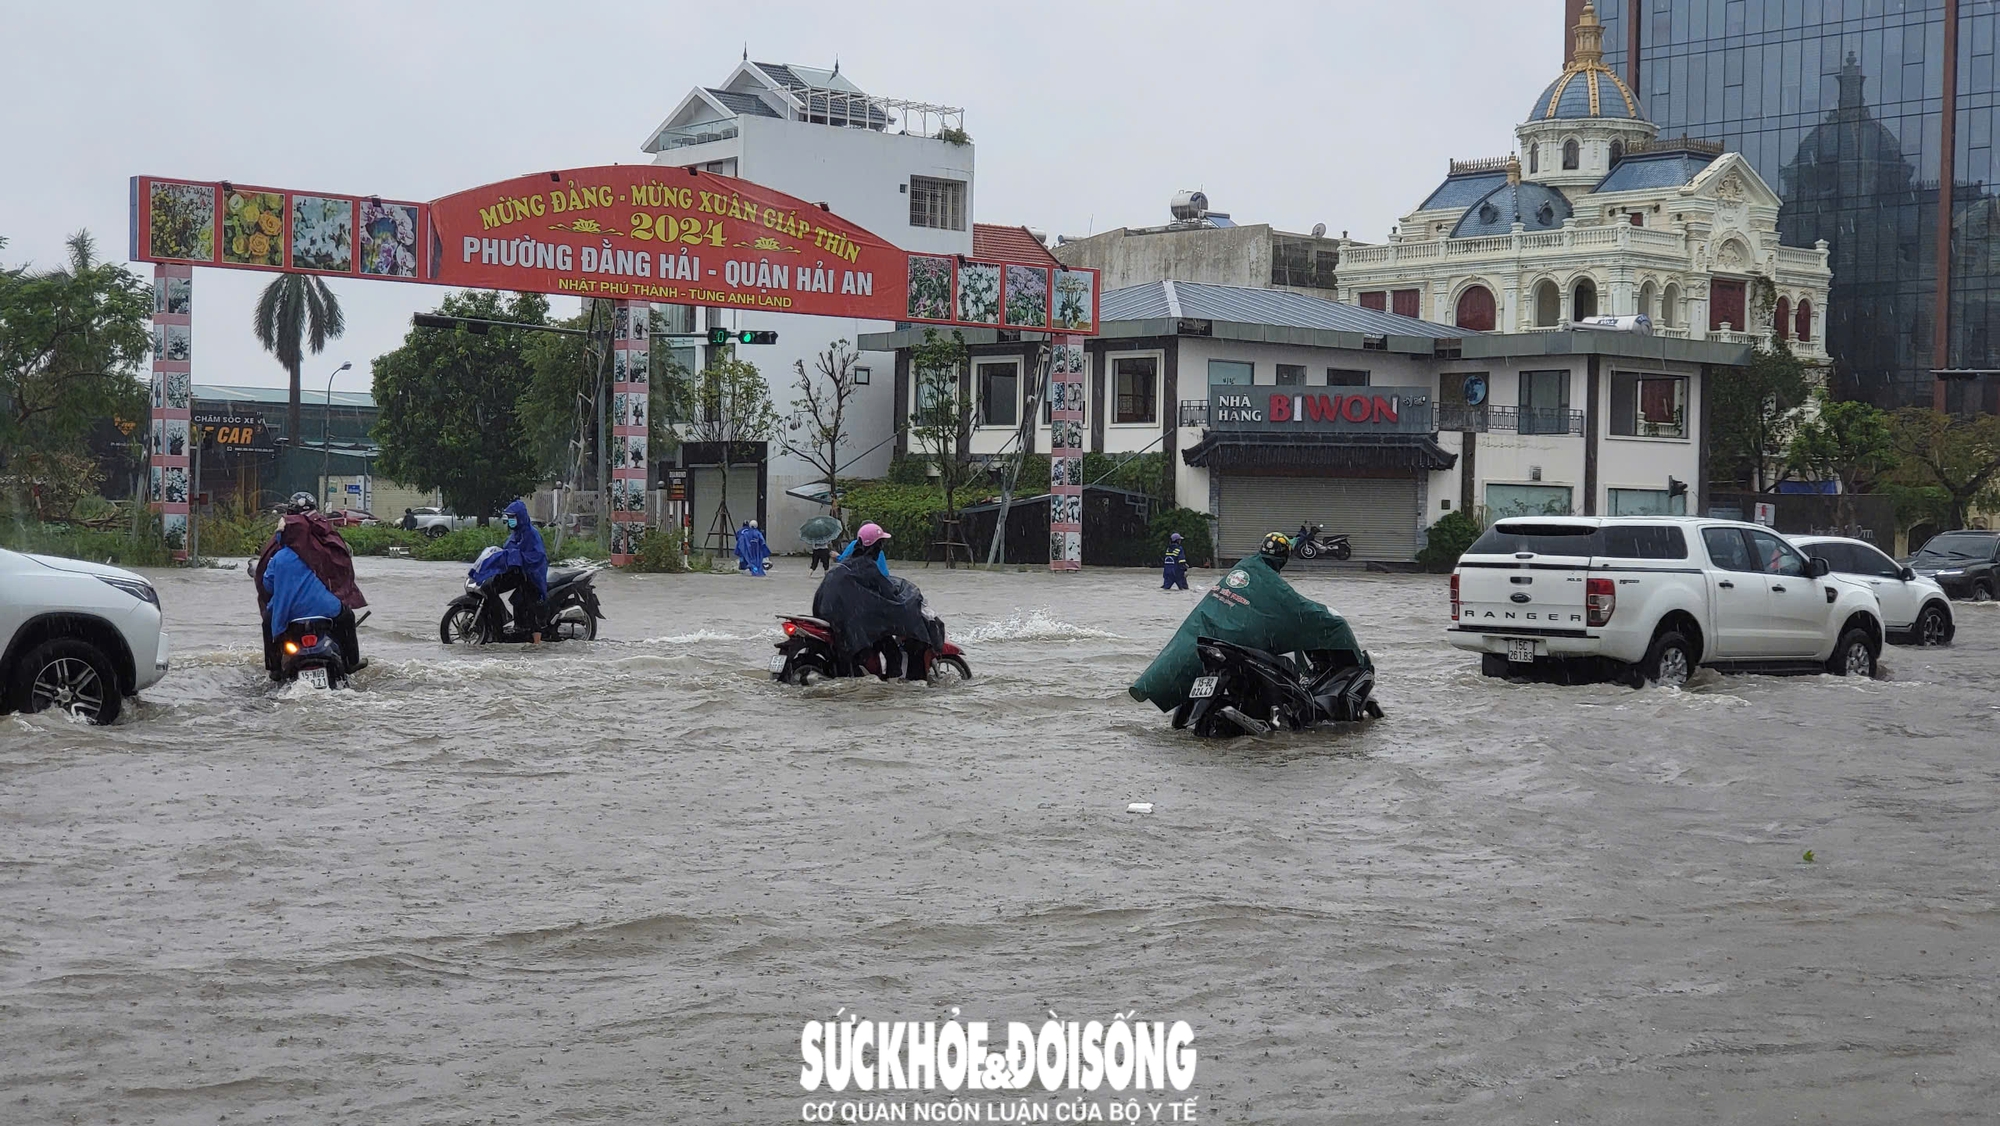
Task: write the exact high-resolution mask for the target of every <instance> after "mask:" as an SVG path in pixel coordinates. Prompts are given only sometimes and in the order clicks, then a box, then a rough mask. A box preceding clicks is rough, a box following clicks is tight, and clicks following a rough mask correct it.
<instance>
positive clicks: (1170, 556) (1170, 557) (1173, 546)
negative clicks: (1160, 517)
mask: <svg viewBox="0 0 2000 1126" xmlns="http://www.w3.org/2000/svg"><path fill="white" fill-rule="evenodd" d="M1187 569H1188V560H1187V549H1186V548H1184V547H1182V546H1181V534H1180V533H1179V532H1175V533H1174V534H1173V535H1171V536H1169V537H1167V557H1166V558H1165V559H1164V560H1162V561H1161V565H1160V589H1161V590H1172V589H1173V588H1174V584H1176V583H1179V584H1180V588H1181V589H1182V590H1186V589H1187V588H1188V585H1187Z"/></svg>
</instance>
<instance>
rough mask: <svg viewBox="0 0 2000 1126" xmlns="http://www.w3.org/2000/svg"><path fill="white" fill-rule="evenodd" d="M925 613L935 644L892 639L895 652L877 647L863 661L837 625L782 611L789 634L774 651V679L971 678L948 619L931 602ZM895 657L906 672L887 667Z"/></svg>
mask: <svg viewBox="0 0 2000 1126" xmlns="http://www.w3.org/2000/svg"><path fill="white" fill-rule="evenodd" d="M924 618H925V620H926V621H928V622H929V623H930V625H931V635H932V641H933V644H925V643H923V642H920V641H903V642H900V643H895V642H891V643H888V645H889V646H890V647H891V648H890V651H889V652H886V653H885V652H884V648H885V647H884V646H877V647H875V648H873V649H870V650H868V651H867V652H865V653H863V654H861V656H860V658H859V659H858V660H845V659H843V658H841V656H840V647H839V646H838V645H836V644H835V642H834V631H833V625H832V623H830V622H825V621H822V620H821V619H819V618H812V617H807V616H806V615H803V614H780V615H778V620H779V622H781V623H782V624H783V628H784V631H785V636H784V638H783V639H782V640H780V641H779V642H778V643H777V646H778V651H777V652H776V653H774V654H772V656H771V679H773V680H775V681H778V682H779V683H781V684H798V685H811V684H813V683H815V682H817V681H821V680H827V679H831V678H834V677H861V676H872V677H875V678H877V679H879V680H932V681H941V680H951V679H956V680H970V679H971V678H972V666H970V665H968V664H966V663H965V656H964V654H963V653H962V652H961V651H960V650H959V648H958V646H956V645H953V644H952V643H951V642H950V641H949V640H947V639H946V638H945V636H944V623H943V622H942V621H940V620H938V618H937V616H936V615H934V614H932V613H930V611H929V608H928V607H926V608H925V611H924ZM890 656H897V657H899V658H900V663H901V664H902V666H903V671H902V673H900V674H890V673H888V672H885V671H884V668H885V661H886V660H887V658H888V657H890Z"/></svg>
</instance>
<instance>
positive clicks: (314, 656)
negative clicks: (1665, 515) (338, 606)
mask: <svg viewBox="0 0 2000 1126" xmlns="http://www.w3.org/2000/svg"><path fill="white" fill-rule="evenodd" d="M356 624H359V623H356ZM347 672H348V670H347V659H346V658H345V657H343V656H342V655H341V652H340V645H339V643H338V642H336V641H334V639H333V619H331V618H294V619H293V620H292V622H291V624H289V625H287V626H286V627H285V632H284V634H283V635H281V636H280V637H279V638H278V676H277V678H276V679H278V680H279V681H281V682H283V683H286V684H292V683H296V682H298V681H304V682H306V683H307V684H309V685H311V686H312V687H314V688H327V689H333V688H345V687H347Z"/></svg>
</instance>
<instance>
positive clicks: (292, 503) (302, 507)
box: [285, 493, 319, 516]
mask: <svg viewBox="0 0 2000 1126" xmlns="http://www.w3.org/2000/svg"><path fill="white" fill-rule="evenodd" d="M318 509H319V502H318V501H315V500H314V499H313V495H312V494H311V493H293V494H292V499H290V500H288V501H286V502H285V514H286V515H288V516H298V515H300V514H301V513H306V512H314V511H317V510H318Z"/></svg>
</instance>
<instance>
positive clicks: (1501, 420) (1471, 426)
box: [1433, 403, 1583, 435]
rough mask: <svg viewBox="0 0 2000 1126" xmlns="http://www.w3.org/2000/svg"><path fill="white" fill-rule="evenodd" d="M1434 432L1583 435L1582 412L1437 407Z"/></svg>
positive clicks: (1450, 405)
mask: <svg viewBox="0 0 2000 1126" xmlns="http://www.w3.org/2000/svg"><path fill="white" fill-rule="evenodd" d="M1436 423H1437V425H1436V426H1435V427H1433V429H1435V430H1456V431H1460V432H1467V431H1469V432H1471V433H1474V434H1489V433H1499V434H1546V435H1564V434H1582V433H1583V412H1582V411H1573V410H1565V409H1563V408H1560V407H1499V406H1492V405H1490V404H1488V405H1481V406H1476V407H1471V406H1465V405H1464V404H1461V403H1439V404H1438V405H1437V416H1436Z"/></svg>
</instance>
